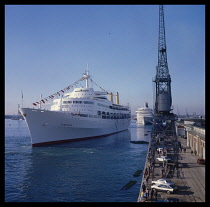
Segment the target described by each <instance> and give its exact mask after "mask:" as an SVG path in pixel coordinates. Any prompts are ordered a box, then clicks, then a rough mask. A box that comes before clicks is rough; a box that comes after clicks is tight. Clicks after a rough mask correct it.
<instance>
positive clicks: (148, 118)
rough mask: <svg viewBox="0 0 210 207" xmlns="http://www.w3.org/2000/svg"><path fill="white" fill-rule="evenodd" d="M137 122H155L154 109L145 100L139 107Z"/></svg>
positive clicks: (144, 123)
mask: <svg viewBox="0 0 210 207" xmlns="http://www.w3.org/2000/svg"><path fill="white" fill-rule="evenodd" d="M136 115H137V122H136V123H137V124H143V125H148V124H153V111H152V109H150V108H149V106H148V103H147V102H145V103H144V106H143V107H142V108H138V110H137V111H136Z"/></svg>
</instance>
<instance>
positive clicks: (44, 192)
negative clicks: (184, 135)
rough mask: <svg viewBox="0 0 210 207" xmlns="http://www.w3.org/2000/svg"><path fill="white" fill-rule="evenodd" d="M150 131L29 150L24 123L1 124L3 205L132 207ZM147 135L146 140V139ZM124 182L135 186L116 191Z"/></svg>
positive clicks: (134, 127)
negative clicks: (127, 206) (107, 206)
mask: <svg viewBox="0 0 210 207" xmlns="http://www.w3.org/2000/svg"><path fill="white" fill-rule="evenodd" d="M149 131H151V126H146V127H143V126H137V125H136V124H134V123H132V124H131V125H130V127H129V130H126V131H124V132H121V133H117V134H114V135H110V136H107V137H102V138H96V139H90V140H84V141H78V142H71V143H65V144H57V145H49V146H45V147H35V148H32V147H31V143H30V135H29V131H28V128H27V126H26V123H25V121H23V120H22V121H21V120H9V119H5V201H6V202H136V201H137V199H138V195H139V189H140V184H141V179H142V175H141V176H140V177H133V174H134V173H135V172H136V170H138V169H142V170H143V169H144V164H145V159H146V153H147V149H148V144H133V143H130V141H131V140H146V141H149V138H150V132H149ZM147 134H148V135H147ZM130 180H136V181H137V183H136V184H135V185H134V186H132V187H131V188H130V189H128V190H121V188H122V187H123V186H124V185H125V184H126V183H128V182H129V181H130Z"/></svg>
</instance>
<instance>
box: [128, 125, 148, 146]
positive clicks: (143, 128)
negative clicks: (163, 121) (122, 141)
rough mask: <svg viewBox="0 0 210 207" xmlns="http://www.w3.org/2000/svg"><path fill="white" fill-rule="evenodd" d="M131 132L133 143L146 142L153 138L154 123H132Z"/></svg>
mask: <svg viewBox="0 0 210 207" xmlns="http://www.w3.org/2000/svg"><path fill="white" fill-rule="evenodd" d="M129 130H130V133H131V140H130V142H131V143H134V144H146V143H149V141H150V138H151V131H152V125H142V124H137V123H131V124H130V127H129Z"/></svg>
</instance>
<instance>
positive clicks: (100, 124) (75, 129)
mask: <svg viewBox="0 0 210 207" xmlns="http://www.w3.org/2000/svg"><path fill="white" fill-rule="evenodd" d="M20 112H21V114H22V115H23V117H24V119H25V120H26V123H27V125H28V128H29V131H30V135H31V143H32V146H42V145H47V144H55V143H62V142H69V141H76V140H81V139H87V138H95V137H100V136H106V135H110V134H113V133H116V132H120V131H124V130H127V129H128V127H129V124H130V118H126V119H101V118H90V117H80V116H79V115H73V114H72V113H69V112H64V111H48V110H40V109H31V108H21V109H20Z"/></svg>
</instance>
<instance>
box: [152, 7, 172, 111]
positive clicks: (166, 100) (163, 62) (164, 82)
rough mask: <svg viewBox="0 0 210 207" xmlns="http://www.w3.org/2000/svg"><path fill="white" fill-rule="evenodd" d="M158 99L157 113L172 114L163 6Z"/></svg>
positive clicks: (158, 69)
mask: <svg viewBox="0 0 210 207" xmlns="http://www.w3.org/2000/svg"><path fill="white" fill-rule="evenodd" d="M154 82H155V85H156V91H155V92H156V97H155V113H156V114H160V113H166V114H168V113H170V111H171V104H172V97H171V77H170V75H169V69H168V62H167V50H166V36H165V22H164V9H163V5H160V7H159V39H158V65H157V67H156V76H155V80H154Z"/></svg>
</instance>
